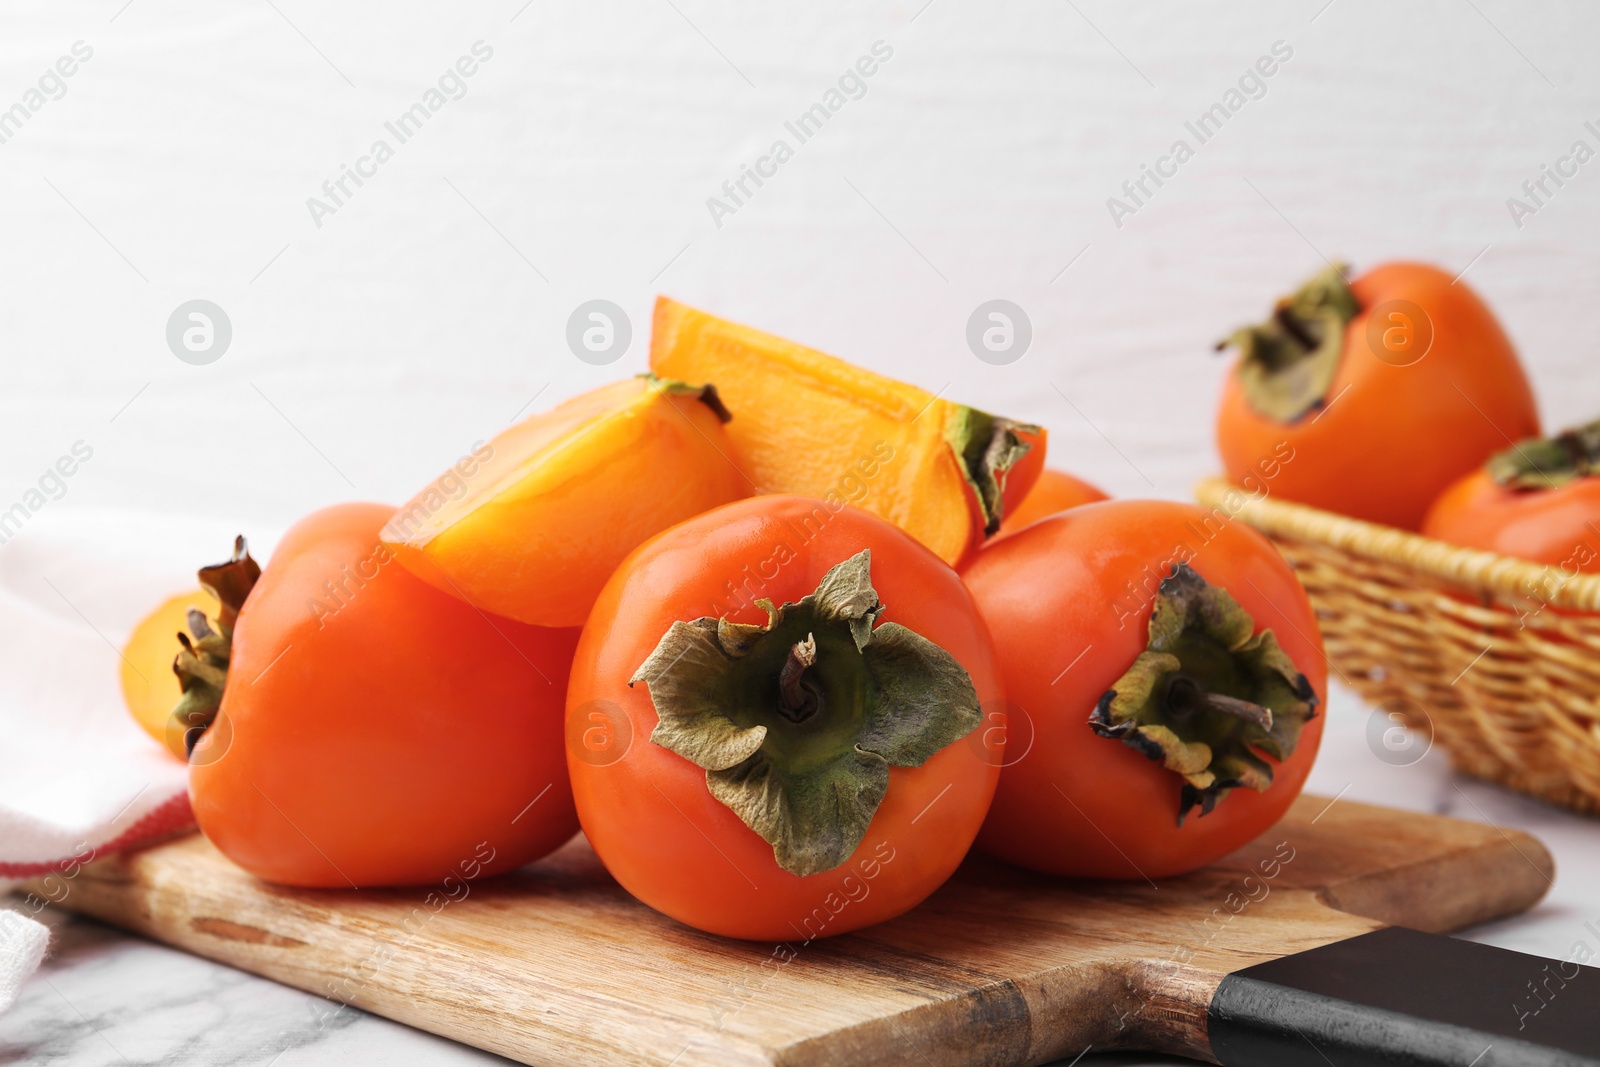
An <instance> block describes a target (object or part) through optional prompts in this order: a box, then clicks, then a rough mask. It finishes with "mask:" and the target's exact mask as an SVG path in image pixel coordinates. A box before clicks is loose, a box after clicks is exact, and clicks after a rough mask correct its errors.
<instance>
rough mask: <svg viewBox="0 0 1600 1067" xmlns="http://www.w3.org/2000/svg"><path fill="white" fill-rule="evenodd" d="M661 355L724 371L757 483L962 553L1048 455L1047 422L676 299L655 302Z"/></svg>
mask: <svg viewBox="0 0 1600 1067" xmlns="http://www.w3.org/2000/svg"><path fill="white" fill-rule="evenodd" d="M650 366H651V369H652V370H654V372H655V373H656V374H658V375H661V376H662V377H667V378H683V377H684V376H686V375H687V376H688V379H686V380H697V381H698V380H709V381H715V382H716V383H717V390H718V392H719V393H720V394H721V395H722V397H723V399H724V400H725V401H726V402H727V403H728V405H729V406H730V407H731V408H732V409H733V411H734V413H735V414H736V415H741V413H742V416H741V417H739V418H735V419H734V421H733V422H732V423H730V424H729V425H728V427H727V432H728V437H729V439H730V440H731V441H732V442H733V447H734V450H735V459H736V460H737V461H738V463H739V466H740V468H741V469H742V470H743V471H744V473H745V475H746V476H747V477H748V478H749V480H750V482H751V483H753V485H754V486H755V487H756V489H755V491H756V492H758V493H797V494H801V495H804V496H812V497H817V498H820V499H823V500H827V501H829V502H830V503H839V504H854V505H856V506H857V507H861V508H864V509H866V510H867V511H871V512H873V513H874V514H876V515H879V516H881V517H882V518H885V519H888V520H889V521H890V522H892V523H894V524H895V525H896V526H899V527H900V528H901V529H903V530H905V531H906V532H907V533H909V534H911V535H912V536H913V537H915V538H916V539H917V540H919V541H921V542H922V543H923V544H924V545H926V546H927V547H928V548H929V549H931V550H932V551H933V553H934V554H935V555H937V556H938V557H939V558H940V559H943V560H944V561H945V562H946V563H949V564H952V565H955V564H957V563H959V562H961V561H962V560H964V559H966V558H968V557H969V556H970V555H971V553H973V552H974V551H976V549H977V548H978V547H979V546H980V545H982V543H983V541H984V539H985V538H986V537H989V536H992V535H993V534H994V532H995V531H996V530H998V529H999V525H1000V522H1001V520H1002V518H1003V517H1004V515H1005V513H1006V510H1007V509H1009V508H1012V507H1016V506H1018V505H1019V504H1020V503H1021V501H1022V499H1023V497H1025V496H1026V495H1027V493H1028V490H1029V489H1030V488H1031V487H1032V485H1033V483H1034V481H1035V480H1037V478H1038V476H1039V472H1040V471H1041V470H1042V469H1043V466H1044V455H1045V433H1044V431H1043V430H1042V429H1040V428H1039V427H1037V426H1030V425H1027V424H1023V423H1018V422H1013V421H1012V420H1009V419H1003V418H999V417H997V416H994V415H989V414H987V413H985V412H981V411H978V410H976V409H974V408H970V407H967V406H965V405H963V404H957V403H953V402H951V401H949V400H946V399H944V398H943V397H940V396H936V395H934V394H932V393H929V392H928V391H926V390H924V389H920V388H918V387H917V386H914V385H908V384H906V383H904V382H898V381H895V380H894V379H892V378H886V377H884V376H883V375H881V374H876V373H874V372H872V371H869V370H867V369H865V368H863V367H858V366H855V365H854V364H851V363H847V362H845V361H844V360H841V359H838V358H836V357H834V356H829V355H826V354H824V353H822V352H818V351H816V350H815V349H811V348H807V347H805V346H804V345H800V344H796V343H795V342H793V341H786V340H784V339H783V338H781V337H775V336H773V335H771V334H767V333H763V332H761V331H760V330H755V329H752V328H750V327H748V326H741V325H739V324H737V323H733V322H728V321H726V320H723V319H719V318H717V317H716V316H714V315H710V314H707V313H706V312H704V311H698V310H696V309H694V308H691V307H688V306H686V305H684V304H680V303H678V302H677V301H675V300H669V299H667V298H665V297H662V298H660V299H658V300H657V301H656V310H655V325H654V330H653V332H652V334H651V338H650Z"/></svg>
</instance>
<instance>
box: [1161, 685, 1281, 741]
mask: <svg viewBox="0 0 1600 1067" xmlns="http://www.w3.org/2000/svg"><path fill="white" fill-rule="evenodd" d="M1165 704H1166V708H1167V712H1168V714H1170V715H1172V716H1173V717H1174V718H1178V719H1182V718H1187V717H1188V716H1190V715H1193V714H1194V713H1195V712H1198V711H1215V712H1220V713H1221V714H1223V715H1230V716H1232V717H1233V718H1235V719H1239V720H1241V721H1243V722H1247V723H1251V724H1252V725H1255V726H1259V727H1261V729H1263V730H1271V729H1272V709H1270V708H1265V707H1262V706H1261V705H1260V704H1257V703H1254V702H1252V701H1249V700H1240V699H1239V698H1238V697H1231V696H1228V695H1227V694H1225V693H1213V692H1210V691H1209V690H1207V689H1206V688H1205V687H1204V686H1203V685H1201V684H1200V683H1199V682H1197V681H1195V680H1194V679H1193V678H1191V677H1189V676H1188V675H1186V674H1175V675H1173V676H1172V679H1171V680H1170V681H1169V682H1168V683H1167V691H1166V700H1165Z"/></svg>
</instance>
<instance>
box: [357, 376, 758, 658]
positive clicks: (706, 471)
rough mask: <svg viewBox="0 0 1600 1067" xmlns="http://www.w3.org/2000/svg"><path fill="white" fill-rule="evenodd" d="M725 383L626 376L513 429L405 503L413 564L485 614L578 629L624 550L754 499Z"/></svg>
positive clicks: (388, 539)
mask: <svg viewBox="0 0 1600 1067" xmlns="http://www.w3.org/2000/svg"><path fill="white" fill-rule="evenodd" d="M726 415H727V412H726V409H724V408H722V407H721V405H720V403H719V402H718V401H717V398H716V391H715V390H709V389H705V388H701V387H691V386H685V385H682V384H681V383H676V382H663V381H660V380H656V379H650V378H645V377H639V378H629V379H626V380H624V381H619V382H614V383H612V384H610V385H606V386H602V387H600V388H599V389H595V390H592V391H591V392H588V393H584V394H582V395H581V396H577V397H574V398H573V399H571V400H568V401H567V402H566V403H564V404H561V405H560V406H558V407H556V408H554V409H553V410H551V411H548V412H544V413H542V414H539V415H535V416H533V417H531V418H529V419H526V420H524V421H523V422H520V423H518V424H516V425H515V426H512V427H510V428H509V429H507V430H505V431H504V432H502V433H501V434H500V435H499V436H497V437H495V438H494V439H493V440H491V441H490V442H489V443H488V444H487V445H484V446H483V447H481V448H479V449H477V450H476V451H475V452H474V453H473V455H472V456H469V457H466V458H465V459H463V460H462V462H461V463H460V464H458V465H457V466H456V467H453V468H451V469H450V470H448V471H446V472H445V473H444V474H443V475H441V476H440V477H439V478H438V479H437V480H436V481H434V482H433V483H432V484H430V485H429V486H428V487H427V488H426V489H424V490H423V491H422V492H421V493H419V494H418V495H417V496H416V497H415V498H413V499H412V500H411V501H410V503H408V504H406V505H405V506H403V507H401V508H400V509H399V510H398V511H397V512H395V515H394V518H392V519H391V520H390V521H389V523H388V525H386V526H385V527H384V531H383V540H384V543H385V544H386V545H388V546H389V548H390V549H391V550H393V552H394V553H395V555H396V557H397V558H398V559H399V560H400V562H401V563H402V564H403V565H404V566H405V567H406V569H407V570H409V571H411V572H412V573H414V574H416V575H417V576H418V577H419V578H421V579H423V580H424V581H426V582H428V583H429V584H431V585H433V586H436V587H437V588H439V589H441V590H443V591H445V592H447V593H450V594H452V595H454V596H456V597H459V598H460V599H462V600H465V601H467V602H468V603H469V604H472V605H474V606H475V607H478V608H480V609H482V610H484V611H487V612H491V613H493V614H497V615H504V616H506V617H507V618H512V619H516V620H518V621H519V622H526V623H531V624H533V625H536V626H551V627H563V626H579V625H582V623H583V621H584V619H586V618H587V617H588V615H589V608H590V607H591V606H592V605H593V604H594V601H595V597H597V596H599V594H600V587H601V586H603V585H604V584H605V581H606V579H607V578H609V577H610V576H611V572H612V571H613V570H615V569H616V566H617V564H618V563H621V562H622V559H623V557H624V556H626V555H627V554H628V553H629V552H630V551H632V550H633V549H634V548H635V547H636V546H637V545H639V544H640V543H642V542H643V541H645V540H647V539H649V538H650V537H651V536H653V535H655V534H657V533H659V532H660V531H662V530H664V529H666V528H667V527H669V526H673V525H676V524H677V523H679V522H682V521H683V520H685V519H689V518H692V517H693V516H695V515H698V514H700V513H701V512H703V511H707V510H709V509H711V508H714V507H717V506H718V505H721V504H726V503H728V502H730V501H733V500H737V499H739V498H741V497H744V496H746V495H748V493H749V489H750V486H749V483H748V482H746V481H745V478H744V476H743V475H742V474H741V473H740V472H739V470H738V469H737V468H736V467H735V466H734V465H733V463H732V461H731V460H730V459H729V458H728V455H729V453H730V451H731V449H730V446H729V444H728V440H727V437H726V436H725V434H724V432H723V425H722V424H723V419H724V417H725V416H726Z"/></svg>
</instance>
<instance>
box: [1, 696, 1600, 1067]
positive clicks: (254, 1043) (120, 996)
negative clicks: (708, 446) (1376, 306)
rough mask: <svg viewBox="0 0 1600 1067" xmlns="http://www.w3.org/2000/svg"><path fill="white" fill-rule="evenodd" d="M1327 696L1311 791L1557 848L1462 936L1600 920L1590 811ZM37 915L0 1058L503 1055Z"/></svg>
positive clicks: (447, 1058) (1549, 930) (1525, 941)
mask: <svg viewBox="0 0 1600 1067" xmlns="http://www.w3.org/2000/svg"><path fill="white" fill-rule="evenodd" d="M1332 705H1333V706H1332V707H1331V709H1330V711H1329V721H1328V732H1327V737H1326V740H1325V742H1324V745H1323V750H1322V754H1321V757H1320V758H1319V762H1318V765H1317V769H1316V771H1315V773H1314V774H1313V775H1312V779H1311V787H1312V789H1313V790H1314V791H1317V792H1320V793H1323V794H1325V795H1329V796H1334V795H1338V794H1340V793H1341V792H1342V793H1343V795H1344V796H1345V797H1347V798H1350V799H1355V800H1364V801H1371V802H1377V803H1386V804H1390V805H1393V806H1395V807H1400V808H1406V809H1409V810H1414V811H1427V812H1436V813H1439V814H1445V815H1452V816H1455V817H1457V818H1462V819H1471V820H1475V821H1480V822H1493V823H1495V824H1498V825H1501V826H1515V827H1520V828H1522V829H1524V830H1528V831H1530V832H1532V833H1534V834H1535V835H1537V836H1538V837H1540V838H1541V839H1542V840H1543V841H1544V842H1545V843H1546V844H1547V845H1548V846H1549V847H1550V849H1551V850H1552V851H1553V852H1554V853H1555V856H1556V863H1557V874H1556V881H1555V885H1554V887H1553V888H1552V889H1551V891H1550V894H1549V896H1548V897H1547V898H1546V899H1545V900H1544V902H1543V903H1541V904H1540V905H1539V906H1538V907H1537V908H1535V909H1534V910H1533V911H1531V912H1529V913H1528V914H1526V915H1522V916H1519V917H1516V918H1513V919H1507V920H1504V921H1502V922H1498V923H1493V924H1490V925H1487V926H1481V927H1477V928H1475V929H1472V930H1469V931H1466V932H1465V936H1467V937H1470V938H1472V939H1474V940H1478V941H1484V942H1488V943H1490V944H1495V945H1500V946H1503V947H1505V948H1511V949H1517V950H1519V951H1523V952H1533V953H1539V954H1542V955H1550V956H1554V955H1564V954H1565V953H1566V952H1567V951H1568V949H1570V947H1571V946H1572V944H1573V943H1574V942H1575V941H1576V940H1578V939H1579V938H1580V937H1582V936H1583V935H1584V930H1583V926H1584V923H1585V922H1596V923H1597V924H1600V821H1593V820H1589V819H1584V818H1580V817H1578V816H1574V815H1570V814H1567V813H1566V812H1563V811H1559V810H1557V809H1554V808H1550V807H1547V806H1545V805H1542V804H1539V803H1536V802H1534V801H1532V800H1527V799H1524V798H1522V797H1520V796H1517V795H1515V794H1511V793H1507V792H1504V791H1502V790H1500V789H1497V788H1495V787H1492V786H1488V785H1485V784H1482V783H1479V782H1475V781H1472V780H1469V779H1463V778H1460V777H1457V776H1456V775H1454V774H1452V773H1451V772H1450V769H1449V765H1448V763H1447V761H1446V760H1445V759H1444V757H1443V754H1442V753H1438V752H1433V753H1430V754H1429V755H1427V756H1426V757H1425V758H1423V759H1421V760H1420V761H1419V762H1418V763H1416V764H1414V765H1411V766H1406V767H1397V766H1392V765H1390V764H1388V763H1385V762H1383V761H1382V760H1380V759H1379V758H1378V757H1377V756H1376V755H1375V754H1374V753H1373V752H1372V751H1371V750H1370V749H1369V748H1368V745H1367V741H1366V736H1367V735H1366V720H1367V716H1368V714H1369V712H1368V711H1367V709H1366V708H1364V707H1363V706H1362V705H1361V704H1360V702H1359V701H1357V700H1356V699H1355V698H1354V697H1353V696H1351V695H1350V694H1348V693H1343V692H1340V693H1336V694H1335V695H1334V698H1333V701H1332ZM47 917H48V919H49V921H50V922H51V923H52V924H53V925H54V926H55V930H56V945H55V949H54V955H53V957H52V958H51V960H50V961H49V962H48V963H47V964H46V965H45V967H44V969H43V970H42V971H41V972H40V974H39V975H38V976H37V977H36V978H35V979H34V980H33V983H32V984H31V985H30V986H29V987H28V988H27V989H26V990H25V991H24V993H23V996H22V999H21V1000H20V1001H19V1003H18V1004H17V1006H16V1007H15V1008H13V1009H12V1011H11V1012H10V1013H9V1014H7V1015H5V1016H0V1064H11V1063H19V1064H21V1063H26V1064H39V1065H59V1067H102V1065H104V1067H113V1065H120V1064H125V1063H139V1064H208V1065H209V1064H222V1063H227V1064H236V1065H239V1067H268V1065H276V1067H319V1065H323V1064H328V1065H335V1064H336V1065H338V1067H362V1065H365V1064H374V1065H377V1064H383V1065H389V1064H396V1063H404V1064H441V1065H443V1064H467V1063H490V1062H505V1061H503V1060H501V1059H500V1057H497V1056H492V1055H489V1054H488V1053H485V1052H480V1051H478V1050H476V1049H472V1048H468V1047H467V1046H465V1045H458V1044H456V1043H454V1042H451V1041H447V1040H444V1039H442V1038H438V1037H434V1036H432V1035H430V1034H425V1033H422V1032H421V1031H418V1030H413V1029H411V1028H409V1027H406V1026H401V1025H399V1024H397V1023H392V1022H390V1021H388V1020H387V1019H381V1018H378V1017H377V1016H373V1015H368V1014H366V1013H365V1012H361V1011H358V1010H356V1009H354V1008H343V1009H339V1008H338V1005H335V1004H331V1003H330V1002H328V1001H325V1000H322V999H321V998H319V997H315V996H312V995H310V994H307V993H302V992H299V991H298V990H294V989H289V988H286V987H284V986H280V985H278V984H276V983H274V982H270V981H267V980H265V979H262V978H257V977H255V976H253V975H248V974H244V973H242V972H239V971H235V970H232V969H230V968H228V967H224V966H221V965H219V964H215V963H211V962H209V961H206V960H202V959H199V958H197V957H194V956H189V955H186V954H184V953H182V952H178V951H175V950H173V949H169V948H166V947H164V946H161V945H157V944H152V943H151V942H148V941H144V940H142V939H140V938H136V937H129V936H126V935H124V934H122V933H119V932H117V931H115V930H112V929H110V928H108V927H105V926H102V925H100V924H99V923H94V922H88V921H85V920H82V919H75V918H72V917H70V916H67V915H61V914H54V915H47ZM1078 1062H1079V1065H1080V1067H1095V1065H1110V1064H1123V1065H1129V1067H1132V1065H1141V1064H1158V1063H1161V1064H1168V1063H1183V1062H1187V1061H1182V1060H1175V1059H1165V1058H1160V1057H1150V1056H1130V1055H1098V1054H1095V1053H1094V1052H1093V1051H1090V1052H1089V1053H1088V1054H1087V1055H1085V1056H1083V1057H1082V1059H1081V1060H1079V1061H1078Z"/></svg>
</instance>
